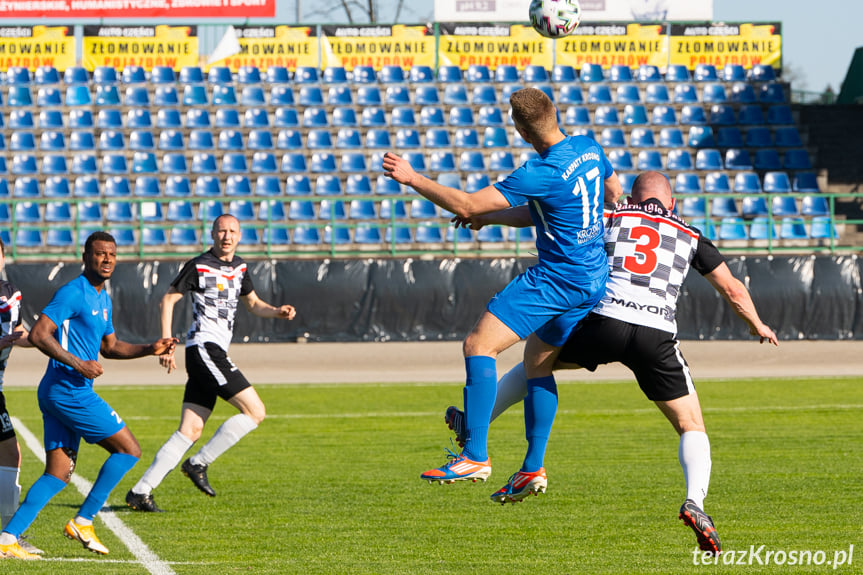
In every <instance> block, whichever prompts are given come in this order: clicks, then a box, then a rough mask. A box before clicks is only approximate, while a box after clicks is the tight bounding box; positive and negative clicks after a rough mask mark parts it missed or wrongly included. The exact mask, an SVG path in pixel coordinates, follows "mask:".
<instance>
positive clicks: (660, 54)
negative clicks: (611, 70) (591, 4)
mask: <svg viewBox="0 0 863 575" xmlns="http://www.w3.org/2000/svg"><path fill="white" fill-rule="evenodd" d="M555 57H556V60H555V63H557V64H567V65H570V66H572V67H573V68H580V67H581V66H582V64H600V65H601V66H603V67H604V68H608V67H610V66H615V65H623V66H629V67H630V68H638V67H639V66H641V65H642V64H648V65H653V66H659V67H662V68H664V67H665V65H666V64H667V63H668V25H667V24H625V23H619V22H608V23H593V22H591V23H590V24H584V23H582V24H581V25H580V26H579V27H578V28H576V30H575V32H574V33H573V34H572V35H571V36H567V37H565V38H561V39H559V40H557V41H556V42H555Z"/></svg>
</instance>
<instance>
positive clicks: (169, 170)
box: [162, 152, 189, 174]
mask: <svg viewBox="0 0 863 575" xmlns="http://www.w3.org/2000/svg"><path fill="white" fill-rule="evenodd" d="M162 172H164V173H166V174H187V173H189V164H188V163H187V162H186V154H184V153H181V152H168V153H166V154H164V155H163V156H162Z"/></svg>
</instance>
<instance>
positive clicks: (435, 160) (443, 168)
mask: <svg viewBox="0 0 863 575" xmlns="http://www.w3.org/2000/svg"><path fill="white" fill-rule="evenodd" d="M455 169H456V165H455V157H454V156H453V154H452V152H450V151H449V150H447V151H443V152H432V153H431V155H430V156H429V170H431V171H432V172H452V171H454V170H455Z"/></svg>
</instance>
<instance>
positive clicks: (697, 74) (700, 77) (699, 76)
mask: <svg viewBox="0 0 863 575" xmlns="http://www.w3.org/2000/svg"><path fill="white" fill-rule="evenodd" d="M692 78H693V80H695V81H696V82H718V81H719V74H718V73H717V71H716V66H714V65H713V64H696V65H695V71H694V72H693V74H692Z"/></svg>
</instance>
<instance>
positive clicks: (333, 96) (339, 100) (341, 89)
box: [287, 86, 354, 106]
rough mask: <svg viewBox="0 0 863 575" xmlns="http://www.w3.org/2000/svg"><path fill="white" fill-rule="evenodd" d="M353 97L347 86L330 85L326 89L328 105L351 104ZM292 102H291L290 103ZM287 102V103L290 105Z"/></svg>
mask: <svg viewBox="0 0 863 575" xmlns="http://www.w3.org/2000/svg"><path fill="white" fill-rule="evenodd" d="M353 103H354V97H353V94H352V93H351V89H350V87H348V86H330V87H329V88H328V89H327V105H328V106H352V105H353ZM291 104H292V103H291ZM291 104H287V105H291Z"/></svg>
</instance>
